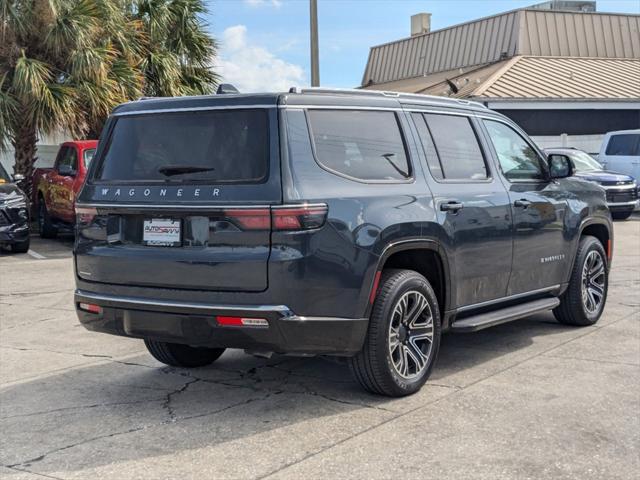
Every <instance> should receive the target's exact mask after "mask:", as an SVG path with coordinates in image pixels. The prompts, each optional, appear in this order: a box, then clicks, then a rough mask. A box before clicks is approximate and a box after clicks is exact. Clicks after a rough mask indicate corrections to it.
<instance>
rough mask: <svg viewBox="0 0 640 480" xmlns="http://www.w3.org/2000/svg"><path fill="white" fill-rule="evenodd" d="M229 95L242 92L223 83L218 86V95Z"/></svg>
mask: <svg viewBox="0 0 640 480" xmlns="http://www.w3.org/2000/svg"><path fill="white" fill-rule="evenodd" d="M229 93H240V91H239V90H238V89H237V88H236V87H234V86H233V85H231V84H230V83H221V84H220V85H218V90H216V95H225V94H229Z"/></svg>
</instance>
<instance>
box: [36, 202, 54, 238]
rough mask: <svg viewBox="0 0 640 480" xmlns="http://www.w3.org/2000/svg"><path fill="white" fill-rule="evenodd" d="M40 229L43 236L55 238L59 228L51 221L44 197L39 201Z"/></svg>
mask: <svg viewBox="0 0 640 480" xmlns="http://www.w3.org/2000/svg"><path fill="white" fill-rule="evenodd" d="M38 231H39V232H40V236H41V237H42V238H55V236H56V235H57V234H58V229H57V228H56V227H54V226H53V224H52V223H51V217H50V216H49V211H48V210H47V205H46V204H45V202H44V198H42V197H41V198H40V199H39V201H38Z"/></svg>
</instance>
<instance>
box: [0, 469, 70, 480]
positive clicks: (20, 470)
mask: <svg viewBox="0 0 640 480" xmlns="http://www.w3.org/2000/svg"><path fill="white" fill-rule="evenodd" d="M5 468H8V469H10V470H15V471H16V472H22V473H28V474H30V475H36V476H38V477H42V478H53V479H54V480H64V478H61V477H54V476H53V475H47V474H45V473H36V472H32V471H31V470H27V469H26V468H17V467H5Z"/></svg>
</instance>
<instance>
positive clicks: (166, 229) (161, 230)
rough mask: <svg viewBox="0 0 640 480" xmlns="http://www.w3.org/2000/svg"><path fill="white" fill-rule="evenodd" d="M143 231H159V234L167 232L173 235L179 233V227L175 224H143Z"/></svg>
mask: <svg viewBox="0 0 640 480" xmlns="http://www.w3.org/2000/svg"><path fill="white" fill-rule="evenodd" d="M144 232H145V233H159V234H168V235H172V234H173V235H175V234H179V233H180V227H176V226H167V225H153V224H151V225H145V226H144Z"/></svg>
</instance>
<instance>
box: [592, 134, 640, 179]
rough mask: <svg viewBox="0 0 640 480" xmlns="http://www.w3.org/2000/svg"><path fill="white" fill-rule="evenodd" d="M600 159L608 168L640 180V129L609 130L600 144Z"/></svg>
mask: <svg viewBox="0 0 640 480" xmlns="http://www.w3.org/2000/svg"><path fill="white" fill-rule="evenodd" d="M598 161H599V162H600V163H602V165H603V167H604V168H605V169H606V170H612V171H614V172H619V173H626V174H627V175H631V176H632V177H633V178H635V179H636V181H637V180H640V130H621V131H617V132H609V133H607V134H606V135H605V136H604V139H603V140H602V145H601V146H600V155H599V156H598Z"/></svg>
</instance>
